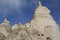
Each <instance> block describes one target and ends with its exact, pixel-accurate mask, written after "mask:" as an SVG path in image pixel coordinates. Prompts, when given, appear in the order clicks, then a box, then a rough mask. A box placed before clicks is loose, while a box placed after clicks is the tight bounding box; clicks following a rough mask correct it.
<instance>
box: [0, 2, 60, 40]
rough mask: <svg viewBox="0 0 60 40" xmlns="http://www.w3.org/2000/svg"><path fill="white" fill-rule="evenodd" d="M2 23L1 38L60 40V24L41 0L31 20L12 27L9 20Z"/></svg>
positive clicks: (8, 39)
mask: <svg viewBox="0 0 60 40" xmlns="http://www.w3.org/2000/svg"><path fill="white" fill-rule="evenodd" d="M1 25H4V26H3V27H0V30H1V31H0V40H60V33H59V26H58V24H56V22H55V20H54V19H53V18H52V16H51V15H50V10H49V9H48V8H47V7H45V6H42V4H41V2H39V5H38V7H37V9H36V11H35V15H34V18H33V20H32V21H31V22H29V23H27V24H25V25H22V24H20V23H19V24H15V25H14V26H13V27H12V29H11V28H10V25H9V22H8V21H7V20H5V21H4V22H3V23H2V24H1ZM2 30H3V31H2ZM7 34H8V35H7ZM6 35H7V36H6Z"/></svg>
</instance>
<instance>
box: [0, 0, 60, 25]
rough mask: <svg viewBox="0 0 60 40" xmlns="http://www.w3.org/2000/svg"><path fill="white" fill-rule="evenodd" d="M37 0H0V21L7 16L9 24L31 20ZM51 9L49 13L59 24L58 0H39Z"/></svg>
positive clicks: (59, 4) (59, 2)
mask: <svg viewBox="0 0 60 40" xmlns="http://www.w3.org/2000/svg"><path fill="white" fill-rule="evenodd" d="M38 1H39V0H16V1H15V0H0V23H1V22H2V21H3V20H4V18H7V19H8V20H9V21H10V24H11V25H13V24H15V23H19V22H21V23H23V24H25V23H27V22H28V21H30V20H32V18H33V15H34V11H35V9H36V7H37V5H38ZM40 1H41V2H42V4H43V5H44V6H46V7H48V8H49V9H50V10H51V15H52V16H53V18H54V19H55V20H56V22H57V23H58V24H59V25H60V0H40Z"/></svg>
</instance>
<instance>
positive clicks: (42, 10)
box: [31, 2, 60, 40]
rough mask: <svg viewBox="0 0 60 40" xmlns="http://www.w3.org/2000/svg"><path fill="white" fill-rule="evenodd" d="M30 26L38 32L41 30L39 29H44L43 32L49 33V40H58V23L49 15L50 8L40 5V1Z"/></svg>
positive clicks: (59, 36)
mask: <svg viewBox="0 0 60 40" xmlns="http://www.w3.org/2000/svg"><path fill="white" fill-rule="evenodd" d="M31 26H32V27H33V28H35V29H37V30H39V31H40V32H42V30H41V29H43V30H45V31H44V32H46V34H47V35H50V38H51V40H60V34H59V26H58V24H57V23H56V22H55V20H54V19H53V18H52V16H51V15H50V10H49V9H48V8H47V7H45V6H42V4H41V3H40V2H39V5H38V7H37V9H36V11H35V16H34V19H33V20H32V22H31ZM45 38H46V37H45ZM43 40H45V39H43Z"/></svg>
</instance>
